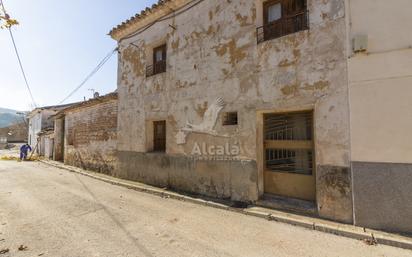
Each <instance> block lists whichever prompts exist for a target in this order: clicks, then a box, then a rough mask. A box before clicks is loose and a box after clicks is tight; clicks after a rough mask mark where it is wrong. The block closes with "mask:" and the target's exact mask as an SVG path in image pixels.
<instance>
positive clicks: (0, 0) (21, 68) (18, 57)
mask: <svg viewBox="0 0 412 257" xmlns="http://www.w3.org/2000/svg"><path fill="white" fill-rule="evenodd" d="M0 3H1V6H2V9H3V12H4V15H6V16H7V12H6V8H4V3H3V0H0ZM8 30H9V33H10V38H11V41H12V42H13V47H14V51H15V53H16V56H17V60H18V61H19V66H20V70H21V73H22V74H23V78H24V82H25V84H26V88H27V90H28V91H29V94H30V98H31V101H32V102H33V104H34V106H35V107H37V104H36V101H34V97H33V94H32V92H31V89H30V86H29V82H28V81H27V77H26V72H25V71H24V68H23V64H22V62H21V58H20V54H19V51H18V49H17V45H16V41H15V40H14V36H13V32H12V30H11V27H8Z"/></svg>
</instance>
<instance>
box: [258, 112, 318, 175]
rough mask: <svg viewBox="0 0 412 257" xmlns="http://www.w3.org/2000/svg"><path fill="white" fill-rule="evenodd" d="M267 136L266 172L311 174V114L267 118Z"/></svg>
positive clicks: (268, 116) (303, 113) (273, 115)
mask: <svg viewBox="0 0 412 257" xmlns="http://www.w3.org/2000/svg"><path fill="white" fill-rule="evenodd" d="M264 136H265V152H266V168H267V170H269V171H273V172H287V173H298V174H305V175H311V174H312V172H313V159H314V158H313V157H314V156H313V114H312V112H301V113H288V114H267V115H265V134H264Z"/></svg>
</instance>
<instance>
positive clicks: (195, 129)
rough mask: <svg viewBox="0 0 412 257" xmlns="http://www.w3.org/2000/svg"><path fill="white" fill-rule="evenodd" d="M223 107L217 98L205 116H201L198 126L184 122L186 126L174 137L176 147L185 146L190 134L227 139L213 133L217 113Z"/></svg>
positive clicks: (223, 104)
mask: <svg viewBox="0 0 412 257" xmlns="http://www.w3.org/2000/svg"><path fill="white" fill-rule="evenodd" d="M224 106H225V102H224V101H223V99H222V98H220V97H219V98H217V99H216V100H215V101H214V102H213V103H212V104H211V105H210V106H209V108H207V110H206V112H205V114H204V115H203V120H202V122H201V123H199V124H192V123H191V122H189V121H188V122H186V125H185V126H184V127H183V128H182V129H180V131H179V132H178V133H177V135H176V143H177V144H178V145H183V144H186V138H187V136H188V134H190V133H201V134H208V135H212V136H221V137H228V136H224V135H218V134H217V132H216V131H215V126H216V122H217V119H218V118H219V113H220V112H221V111H222V109H223V107H224Z"/></svg>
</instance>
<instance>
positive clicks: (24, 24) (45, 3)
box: [0, 0, 157, 111]
mask: <svg viewBox="0 0 412 257" xmlns="http://www.w3.org/2000/svg"><path fill="white" fill-rule="evenodd" d="M154 2H157V1H155V0H71V1H56V0H37V1H33V0H3V3H4V5H5V8H6V11H7V12H8V13H9V15H10V16H11V17H12V18H14V19H16V20H18V21H19V23H20V25H18V26H15V27H13V29H12V30H13V34H14V38H15V40H16V44H17V47H18V49H19V52H20V57H21V59H22V63H23V66H24V69H25V72H26V76H27V79H28V82H29V85H30V87H31V90H32V93H33V97H34V99H35V101H36V103H37V105H38V106H47V105H56V104H58V103H59V102H61V101H62V100H63V99H64V98H65V97H66V96H68V95H69V94H70V92H71V91H73V90H74V89H75V88H76V87H77V86H78V85H79V84H80V83H81V82H82V81H83V80H84V78H85V77H86V76H87V75H88V74H89V73H90V72H91V71H92V70H93V69H94V68H95V67H96V66H97V64H98V63H99V62H100V61H101V60H102V59H103V58H104V57H105V56H106V55H107V54H108V53H109V52H110V50H112V49H113V48H115V47H116V41H115V40H113V39H111V38H110V36H108V35H107V33H108V32H109V31H110V30H111V29H112V28H113V27H114V26H116V25H118V24H120V23H121V22H123V21H125V20H126V19H128V18H130V17H131V16H134V15H135V14H136V13H138V12H140V11H141V10H142V9H144V8H145V7H147V6H151V5H152V4H153V3H154ZM116 83H117V54H115V55H113V56H112V58H111V59H110V60H109V61H108V62H107V63H106V64H105V66H103V68H102V69H101V70H100V71H99V72H98V73H97V74H96V75H94V76H93V77H92V78H91V79H90V80H89V81H88V82H87V84H85V85H84V86H83V87H82V88H81V89H80V90H79V91H77V93H75V94H74V95H73V96H72V97H71V98H70V99H68V100H67V101H66V102H65V103H70V102H76V101H81V100H83V99H84V97H86V98H91V97H92V95H93V93H92V92H93V91H92V90H90V89H94V90H95V91H97V92H99V93H100V94H101V95H102V94H106V93H109V92H112V91H114V90H116V87H117V85H116ZM0 107H3V108H10V109H15V110H20V111H27V110H31V109H32V107H33V104H32V101H31V98H30V95H29V93H28V91H27V89H26V86H25V84H24V80H23V77H22V74H21V71H20V68H19V64H18V61H17V58H16V55H15V53H14V49H13V45H12V42H11V39H10V35H9V32H8V31H7V30H0Z"/></svg>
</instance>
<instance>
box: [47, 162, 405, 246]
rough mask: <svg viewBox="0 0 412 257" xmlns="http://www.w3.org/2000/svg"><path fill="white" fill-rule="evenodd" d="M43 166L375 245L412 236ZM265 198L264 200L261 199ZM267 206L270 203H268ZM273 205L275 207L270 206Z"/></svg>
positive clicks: (402, 243) (59, 165) (396, 243)
mask: <svg viewBox="0 0 412 257" xmlns="http://www.w3.org/2000/svg"><path fill="white" fill-rule="evenodd" d="M39 162H42V163H44V164H47V165H51V166H53V167H56V168H60V169H65V170H68V171H70V172H75V173H78V174H81V175H84V176H88V177H91V178H94V179H98V180H101V181H104V182H107V183H110V184H113V185H118V186H122V187H126V188H129V189H133V190H136V191H140V192H144V193H150V194H153V195H157V196H160V197H164V198H172V199H176V200H181V201H187V202H191V203H196V204H201V205H205V206H209V207H213V208H218V209H223V210H228V211H233V212H237V213H242V214H245V215H249V216H254V217H258V218H263V219H266V220H268V221H277V222H282V223H286V224H290V225H294V226H299V227H303V228H306V229H311V230H316V231H320V232H325V233H330V234H334V235H338V236H344V237H348V238H352V239H357V240H365V241H368V242H373V241H375V242H377V243H378V244H383V245H389V246H394V247H398V248H404V249H409V250H412V238H410V237H405V236H400V235H397V234H391V233H386V232H382V231H378V230H372V229H368V228H362V227H357V226H353V225H347V224H342V223H338V222H333V221H328V220H323V219H319V218H315V217H310V216H303V215H299V214H294V213H290V212H286V211H283V210H285V208H283V209H282V211H280V210H276V209H270V208H266V207H262V206H254V205H251V206H248V207H247V208H244V209H242V208H234V207H231V206H232V203H231V202H229V201H220V200H219V201H215V200H211V199H208V198H196V197H192V196H188V195H184V194H179V193H177V192H172V191H169V190H167V189H162V188H158V187H153V186H149V185H146V184H143V183H139V182H134V181H128V180H124V179H119V178H115V177H112V176H109V175H105V174H100V173H96V172H92V171H86V170H83V169H80V168H77V167H72V166H68V165H64V164H62V163H60V162H56V161H50V160H39ZM263 201H265V199H264V200H263ZM258 204H259V205H264V206H268V204H267V202H263V204H262V202H260V203H259V202H258ZM269 206H270V204H269ZM274 208H276V206H274Z"/></svg>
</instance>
